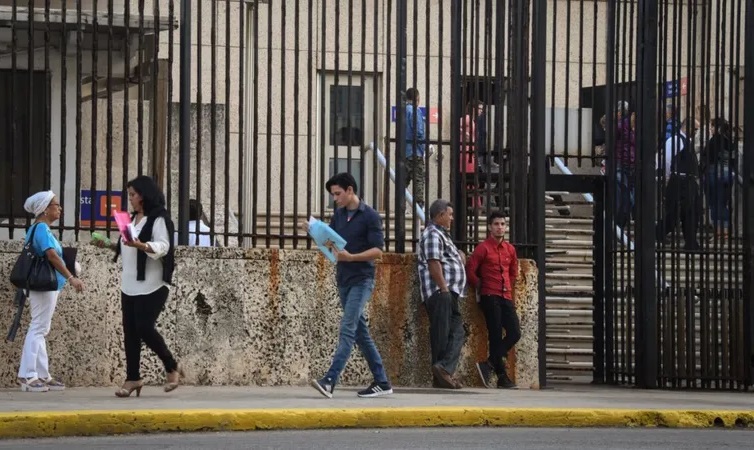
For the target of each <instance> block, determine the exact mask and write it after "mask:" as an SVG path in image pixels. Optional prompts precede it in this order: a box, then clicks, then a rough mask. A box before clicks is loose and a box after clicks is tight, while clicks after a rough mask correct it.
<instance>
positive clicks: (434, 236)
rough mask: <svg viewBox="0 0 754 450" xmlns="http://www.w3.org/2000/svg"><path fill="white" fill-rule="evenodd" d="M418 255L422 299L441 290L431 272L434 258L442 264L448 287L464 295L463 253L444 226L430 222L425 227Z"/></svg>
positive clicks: (424, 299)
mask: <svg viewBox="0 0 754 450" xmlns="http://www.w3.org/2000/svg"><path fill="white" fill-rule="evenodd" d="M417 257H418V258H417V259H418V261H419V281H420V282H421V295H422V301H426V300H427V299H428V298H430V297H431V296H432V295H433V294H435V293H437V291H439V290H440V286H439V285H437V283H435V282H434V281H433V280H432V277H431V276H430V274H429V261H431V260H433V259H434V260H438V261H440V263H441V264H442V272H443V276H444V277H445V282H446V283H447V284H448V289H449V290H450V291H451V292H454V293H456V294H458V295H459V296H462V295H464V290H465V288H466V269H465V268H464V266H463V261H462V260H461V254H460V253H459V252H458V249H457V248H456V246H455V244H454V243H453V241H452V240H451V239H450V235H449V234H448V232H447V231H446V230H445V229H444V228H442V227H439V226H437V225H435V224H433V223H430V224H429V225H428V226H427V228H425V229H424V231H423V232H422V235H421V240H420V241H419V249H418V250H417Z"/></svg>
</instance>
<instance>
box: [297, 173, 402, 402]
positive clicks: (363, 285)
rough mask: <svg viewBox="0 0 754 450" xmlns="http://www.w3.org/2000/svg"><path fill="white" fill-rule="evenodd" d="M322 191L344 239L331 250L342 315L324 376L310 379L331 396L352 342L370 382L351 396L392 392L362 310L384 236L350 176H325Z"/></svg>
mask: <svg viewBox="0 0 754 450" xmlns="http://www.w3.org/2000/svg"><path fill="white" fill-rule="evenodd" d="M325 188H326V189H327V191H328V192H330V195H332V198H333V200H334V201H335V204H336V206H337V208H336V209H335V212H334V214H333V216H332V219H331V220H330V228H332V229H333V230H334V231H335V232H336V233H338V234H339V235H340V236H341V237H343V239H345V241H346V247H345V248H344V249H343V250H337V249H336V248H335V247H333V248H332V250H333V252H334V253H335V256H336V258H337V261H338V262H337V266H336V282H337V285H338V294H339V297H340V305H341V307H342V308H343V317H342V318H341V320H340V333H339V334H340V335H339V338H338V346H337V348H336V350H335V355H333V358H332V362H331V364H330V368H329V369H328V370H327V373H326V374H325V376H324V377H322V378H320V379H315V380H312V381H311V385H312V387H314V388H315V389H316V390H317V391H318V392H319V393H320V394H322V395H324V396H325V397H327V398H332V396H333V392H334V391H335V385H336V384H337V383H338V380H339V378H340V375H341V373H342V372H343V369H344V368H345V367H346V363H347V362H348V359H349V358H350V357H351V350H353V346H354V344H356V345H358V346H359V349H360V350H361V353H362V354H363V355H364V358H365V359H366V360H367V364H369V370H371V371H372V376H374V382H372V384H370V385H369V386H368V387H367V388H366V389H363V390H361V391H359V392H358V393H357V395H358V396H359V397H380V396H383V395H389V394H392V393H393V388H392V386H391V385H390V381H389V380H388V378H387V374H386V373H385V367H384V366H383V364H382V356H380V352H379V351H378V350H377V345H376V344H375V343H374V340H373V339H372V336H371V335H370V333H369V325H368V324H367V319H366V317H365V316H364V309H365V308H366V305H367V302H368V301H369V299H370V298H371V297H372V292H373V291H374V277H375V263H374V262H375V260H377V259H379V258H380V257H381V256H382V248H383V247H384V245H385V238H384V236H383V234H382V220H381V219H380V215H379V214H378V213H377V211H375V210H374V209H372V208H371V207H370V206H368V205H367V204H366V203H364V202H363V201H362V200H361V199H360V198H359V196H358V186H357V185H356V180H355V179H354V178H353V175H351V174H350V173H339V174H337V175H335V176H333V177H332V178H330V179H329V180H328V181H327V183H326V184H325ZM300 226H301V228H302V229H303V230H304V231H306V232H308V231H309V224H308V223H307V222H302V223H301V224H300Z"/></svg>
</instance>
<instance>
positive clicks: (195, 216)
mask: <svg viewBox="0 0 754 450" xmlns="http://www.w3.org/2000/svg"><path fill="white" fill-rule="evenodd" d="M207 222H209V221H208V220H207V216H206V215H205V214H204V210H203V209H202V204H201V203H199V202H198V201H197V200H196V199H194V198H192V199H190V200H189V223H188V231H189V239H188V245H189V247H212V239H210V236H209V233H210V229H209V226H208V225H207ZM197 230H198V231H197ZM197 234H198V235H199V238H198V240H197ZM173 245H178V232H177V231H176V232H175V234H174V236H173ZM215 245H217V241H215Z"/></svg>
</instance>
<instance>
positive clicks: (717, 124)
mask: <svg viewBox="0 0 754 450" xmlns="http://www.w3.org/2000/svg"><path fill="white" fill-rule="evenodd" d="M710 124H711V125H712V127H714V128H715V133H716V134H720V135H722V136H723V137H726V138H728V139H730V138H731V129H730V125H729V124H728V121H727V120H725V119H723V118H721V117H717V118H715V119H712V120H711V121H710Z"/></svg>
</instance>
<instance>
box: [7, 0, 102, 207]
mask: <svg viewBox="0 0 754 450" xmlns="http://www.w3.org/2000/svg"><path fill="white" fill-rule="evenodd" d="M95 2H96V0H95ZM27 8H28V10H27V11H28V16H27V17H28V19H27V20H28V23H27V39H28V41H27V43H26V45H27V48H28V50H27V57H26V75H27V83H28V84H27V86H28V89H29V90H28V92H27V95H28V99H29V102H28V104H27V106H26V108H28V109H27V111H28V113H27V114H28V116H27V117H28V118H29V119H28V120H29V123H28V124H26V125H27V127H28V128H27V129H26V132H27V133H28V134H27V138H26V145H27V146H26V154H25V155H24V158H23V161H24V162H23V165H22V167H23V169H22V170H23V178H22V180H23V181H22V183H23V185H24V186H27V190H28V191H29V195H31V194H33V192H31V186H32V181H31V165H32V164H31V157H32V155H33V154H34V139H33V136H35V133H34V131H35V130H34V126H35V119H36V117H35V114H39V113H37V112H36V111H35V109H34V103H35V102H34V62H35V61H34V60H35V59H36V52H35V48H34V47H35V45H34V13H33V11H34V0H28V3H27ZM14 150H15V149H14ZM92 176H94V175H92Z"/></svg>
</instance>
